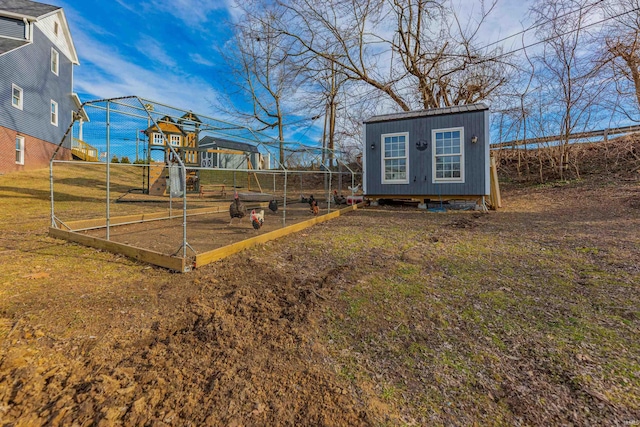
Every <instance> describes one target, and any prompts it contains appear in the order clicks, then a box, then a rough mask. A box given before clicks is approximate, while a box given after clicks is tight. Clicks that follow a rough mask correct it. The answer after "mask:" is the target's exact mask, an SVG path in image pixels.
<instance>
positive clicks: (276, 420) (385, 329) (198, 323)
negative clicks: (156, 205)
mask: <svg viewBox="0 0 640 427" xmlns="http://www.w3.org/2000/svg"><path fill="white" fill-rule="evenodd" d="M72 169H73V168H71V169H69V172H68V173H67V172H64V173H61V174H60V175H59V176H57V177H56V179H59V180H60V184H61V186H60V187H59V188H60V190H59V191H60V195H61V200H60V209H61V210H63V211H65V212H68V213H69V214H73V212H74V210H77V209H83V210H84V211H85V212H95V213H96V214H100V213H102V210H103V206H102V204H99V203H96V200H97V199H98V198H99V197H100V194H101V192H102V191H104V190H103V188H102V186H101V183H100V182H99V180H98V177H96V178H95V180H93V181H91V182H87V183H81V185H80V184H79V183H78V182H76V181H75V180H74V179H73V178H74V173H73V170H72ZM47 178H48V171H34V172H27V173H20V174H13V175H6V176H1V177H0V203H1V204H2V210H0V231H1V232H2V235H1V237H0V263H1V265H2V269H0V420H2V423H0V424H2V425H14V424H15V425H72V424H73V423H74V422H75V423H77V424H78V425H92V424H95V425H120V424H124V425H221V426H222V425H247V426H249V425H327V426H329V425H373V426H383V425H388V426H404V425H625V424H626V425H634V423H635V424H637V423H638V422H639V421H640V344H639V343H640V309H639V307H640V296H639V295H640V294H639V293H638V288H639V287H640V268H639V267H638V266H640V250H638V248H640V233H638V232H637V230H640V189H639V187H638V181H637V180H634V178H633V175H626V176H625V177H624V179H625V180H624V181H621V180H620V179H614V178H611V177H609V178H607V177H604V178H603V177H599V178H591V179H589V180H585V181H570V182H561V183H557V182H556V183H552V184H547V185H544V186H531V187H522V186H517V185H513V184H510V185H506V186H504V187H503V190H504V193H503V197H504V203H505V209H503V210H502V211H500V212H493V213H491V214H488V215H483V214H479V213H477V214H474V213H452V214H432V213H427V212H422V211H417V210H415V209H411V208H390V207H382V208H376V209H368V210H363V211H356V212H355V213H353V214H351V215H347V216H344V217H341V218H339V219H337V220H334V221H330V222H328V223H323V224H321V225H318V226H316V227H313V228H312V229H310V230H305V231H304V232H303V233H300V234H298V235H295V236H289V237H287V238H284V239H282V240H280V241H277V242H271V243H269V244H267V245H265V246H263V247H257V248H252V249H250V250H247V251H245V252H243V253H241V254H238V255H236V256H233V257H230V258H229V259H227V260H225V261H222V262H220V263H217V264H214V265H211V266H207V267H205V268H203V269H200V270H198V271H196V272H194V273H191V274H185V275H176V274H172V273H169V272H167V271H164V270H162V269H156V268H150V267H148V266H145V265H143V264H139V263H137V262H134V261H132V260H129V259H126V258H122V257H118V256H116V255H112V254H109V253H104V252H99V251H95V250H93V249H89V248H84V247H81V246H77V245H73V244H68V243H65V242H61V241H57V240H54V239H50V238H49V237H47V236H46V228H47V226H48V224H49V213H48V208H49V202H48V195H49V193H48V191H49V190H48V180H47ZM118 180H121V181H120V182H121V185H122V186H123V188H125V187H126V186H127V185H128V184H127V183H128V182H129V181H130V177H129V176H127V175H126V173H123V175H122V176H116V184H117V182H118ZM78 188H83V190H82V196H81V197H80V196H79V195H78V193H79V192H78V190H77V189H78ZM87 189H88V190H87ZM117 209H119V208H117ZM3 423H4V424H3Z"/></svg>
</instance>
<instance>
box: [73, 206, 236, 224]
mask: <svg viewBox="0 0 640 427" xmlns="http://www.w3.org/2000/svg"><path fill="white" fill-rule="evenodd" d="M228 210H229V207H228V206H212V207H208V208H200V209H188V210H187V216H193V215H205V214H210V213H218V212H226V211H228ZM181 216H182V209H174V210H173V215H172V216H171V218H177V217H181ZM161 219H170V218H169V210H168V209H167V210H165V211H160V212H151V213H144V214H136V215H124V216H114V217H111V219H110V221H109V225H121V224H127V223H130V222H144V221H151V220H161ZM65 224H66V225H67V226H68V227H70V228H71V229H72V230H82V229H87V228H100V227H106V226H107V220H106V218H97V219H84V220H79V221H70V222H66V223H65Z"/></svg>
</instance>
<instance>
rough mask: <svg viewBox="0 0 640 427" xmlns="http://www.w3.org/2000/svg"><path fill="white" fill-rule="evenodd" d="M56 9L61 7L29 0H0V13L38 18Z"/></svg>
mask: <svg viewBox="0 0 640 427" xmlns="http://www.w3.org/2000/svg"><path fill="white" fill-rule="evenodd" d="M58 9H61V7H58V6H52V5H50V4H44V3H38V2H35V1H30V0H0V15H1V14H2V13H3V12H9V13H11V14H16V15H22V16H24V17H27V18H29V17H31V18H38V17H40V16H42V15H46V14H48V13H51V12H53V11H55V10H58Z"/></svg>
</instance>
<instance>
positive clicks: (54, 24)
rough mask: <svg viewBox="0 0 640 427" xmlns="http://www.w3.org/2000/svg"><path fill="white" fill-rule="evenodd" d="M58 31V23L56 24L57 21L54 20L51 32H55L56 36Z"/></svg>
mask: <svg viewBox="0 0 640 427" xmlns="http://www.w3.org/2000/svg"><path fill="white" fill-rule="evenodd" d="M59 32H60V24H58V22H57V21H56V22H54V23H53V34H55V35H56V37H57V36H58V33H59Z"/></svg>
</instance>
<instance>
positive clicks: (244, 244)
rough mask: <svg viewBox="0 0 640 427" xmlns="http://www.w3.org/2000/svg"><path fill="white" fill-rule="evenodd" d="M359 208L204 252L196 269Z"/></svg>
mask: <svg viewBox="0 0 640 427" xmlns="http://www.w3.org/2000/svg"><path fill="white" fill-rule="evenodd" d="M358 206H362V204H358V205H352V206H349V207H346V208H343V209H340V210H337V211H334V212H331V213H328V214H326V215H322V216H317V217H313V218H311V219H309V220H307V221H303V222H299V223H297V224H292V225H290V226H288V227H284V228H281V229H279V230H274V231H271V232H269V233H265V234H261V235H259V236H256V237H252V238H250V239H247V240H243V241H241V242H238V243H234V244H231V245H227V246H224V247H222V248H218V249H214V250H212V251H209V252H204V253H201V254H198V255H196V264H195V267H196V268H198V267H202V266H204V265H207V264H210V263H212V262H215V261H219V260H221V259H223V258H226V257H228V256H229V255H233V254H235V253H238V252H240V251H242V250H244V249H247V248H250V247H252V246H256V245H259V244H262V243H266V242H270V241H271V240H275V239H278V238H280V237H283V236H286V235H289V234H292V233H296V232H298V231H300V230H304V229H305V228H308V227H311V226H312V225H315V224H320V223H322V222H325V221H329V220H331V219H334V218H337V217H339V216H340V215H344V214H345V213H347V212H351V211H353V210H355V209H357V208H358Z"/></svg>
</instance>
